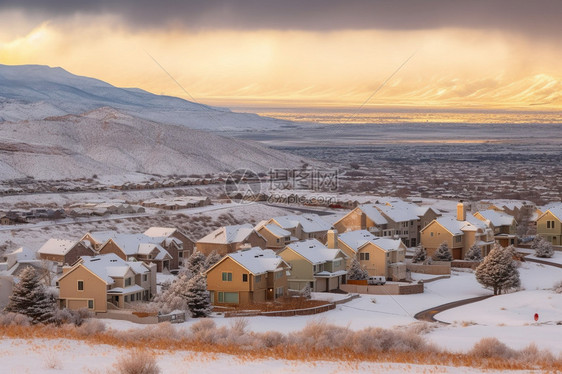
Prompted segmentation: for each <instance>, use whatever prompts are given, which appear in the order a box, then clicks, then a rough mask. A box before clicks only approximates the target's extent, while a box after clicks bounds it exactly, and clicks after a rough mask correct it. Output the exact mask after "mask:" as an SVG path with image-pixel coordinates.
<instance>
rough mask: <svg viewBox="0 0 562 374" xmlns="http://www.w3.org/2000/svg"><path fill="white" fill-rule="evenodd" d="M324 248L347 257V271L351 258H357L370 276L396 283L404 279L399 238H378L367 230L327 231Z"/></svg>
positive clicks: (403, 245) (402, 251) (403, 254)
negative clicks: (325, 246) (380, 277)
mask: <svg viewBox="0 0 562 374" xmlns="http://www.w3.org/2000/svg"><path fill="white" fill-rule="evenodd" d="M327 246H328V248H339V249H341V250H342V251H343V252H344V253H345V254H346V255H347V256H348V261H347V268H348V269H349V266H350V265H351V259H352V258H357V260H358V261H359V264H360V265H361V267H362V268H363V269H365V270H367V272H368V273H369V275H370V276H373V275H382V276H385V277H386V278H387V279H390V280H394V281H399V280H402V279H405V278H406V263H405V258H406V245H405V244H404V243H403V242H402V241H401V240H400V239H391V238H381V237H377V236H375V235H373V234H372V233H370V232H369V231H367V230H357V231H348V232H345V233H343V234H339V235H338V234H337V232H336V231H328V242H327Z"/></svg>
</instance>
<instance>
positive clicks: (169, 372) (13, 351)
mask: <svg viewBox="0 0 562 374" xmlns="http://www.w3.org/2000/svg"><path fill="white" fill-rule="evenodd" d="M0 352H2V353H1V357H2V373H18V374H25V373H34V374H35V373H38V374H42V373H60V374H65V373H68V374H75V373H91V374H101V373H111V372H112V371H113V370H114V369H115V364H116V363H117V361H118V359H119V357H121V356H123V355H127V354H128V351H127V350H126V349H123V348H117V347H113V346H108V345H95V346H93V345H89V344H86V343H84V342H77V341H72V340H62V339H57V340H42V339H35V340H23V339H2V340H1V341H0ZM155 354H156V360H157V365H158V367H159V368H160V369H161V372H162V373H163V374H177V373H211V374H214V373H224V372H226V370H227V369H226V368H228V372H229V373H234V374H236V373H240V374H261V373H264V372H267V373H272V374H277V373H305V372H306V373H309V374H327V373H342V372H343V373H389V374H393V373H396V374H401V373H404V372H408V373H455V374H456V373H480V372H482V369H472V368H467V367H451V366H437V365H414V364H396V363H376V362H355V361H351V362H348V361H341V362H338V361H308V362H302V361H288V360H275V359H255V360H250V359H248V358H246V357H235V356H230V355H226V354H214V353H198V352H189V351H178V352H167V351H155ZM507 373H509V372H507ZM517 373H526V371H517Z"/></svg>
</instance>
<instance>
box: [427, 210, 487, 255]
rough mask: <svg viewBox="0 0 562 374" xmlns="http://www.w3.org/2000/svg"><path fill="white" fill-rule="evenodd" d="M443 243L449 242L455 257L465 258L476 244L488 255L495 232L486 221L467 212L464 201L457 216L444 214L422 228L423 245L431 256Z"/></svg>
mask: <svg viewBox="0 0 562 374" xmlns="http://www.w3.org/2000/svg"><path fill="white" fill-rule="evenodd" d="M442 243H447V245H448V246H449V248H450V249H451V252H452V256H453V259H459V260H460V259H464V257H465V255H466V252H467V251H468V250H469V249H470V247H472V246H473V245H474V244H476V245H478V246H479V247H480V248H481V250H482V254H483V255H484V256H485V255H487V254H488V253H489V252H490V250H491V248H492V245H493V244H494V232H493V231H492V229H491V228H490V227H489V226H488V225H487V223H486V222H484V221H481V220H479V219H478V218H476V217H474V216H473V215H472V214H468V215H467V212H466V206H465V205H464V204H463V203H459V204H458V205H457V215H456V216H442V217H439V218H437V219H434V220H433V221H431V223H430V224H428V225H427V226H425V227H424V228H423V229H422V230H421V245H422V247H423V248H424V249H425V250H426V251H427V255H428V256H429V257H431V256H433V254H434V253H435V251H436V250H437V248H439V246H440V245H441V244H442Z"/></svg>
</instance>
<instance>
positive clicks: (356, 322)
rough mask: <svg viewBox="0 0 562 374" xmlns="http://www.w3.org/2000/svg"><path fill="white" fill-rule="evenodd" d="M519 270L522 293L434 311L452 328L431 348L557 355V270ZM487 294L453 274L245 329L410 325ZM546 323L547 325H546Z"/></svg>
mask: <svg viewBox="0 0 562 374" xmlns="http://www.w3.org/2000/svg"><path fill="white" fill-rule="evenodd" d="M519 271H520V273H521V280H522V287H523V288H524V289H525V290H523V291H520V292H515V293H511V294H507V295H501V296H496V297H492V298H489V299H486V300H484V301H481V302H478V303H473V304H469V305H466V306H463V307H459V308H455V309H451V310H449V311H445V312H442V313H439V314H437V315H436V318H437V319H438V320H442V321H445V322H449V323H452V324H451V325H449V326H445V325H441V324H439V325H436V328H435V329H434V330H432V331H431V332H430V333H428V334H427V335H426V337H427V338H428V339H429V340H430V341H431V342H433V343H435V344H436V345H437V346H439V347H441V348H443V349H450V350H454V351H457V350H458V351H465V352H466V351H468V350H469V349H471V348H472V347H473V345H474V343H476V342H477V341H479V340H480V339H481V338H483V337H489V336H495V337H497V338H498V339H500V341H502V342H503V343H505V344H507V345H508V346H510V347H512V348H516V349H521V348H524V347H525V346H527V345H528V344H530V343H531V342H533V343H535V344H536V345H537V346H539V347H542V348H545V349H548V350H550V351H552V352H553V353H555V354H560V353H562V345H561V344H559V340H560V338H559V337H560V335H561V334H562V325H555V324H553V323H552V322H556V321H561V320H562V313H561V312H560V310H562V294H556V293H554V291H552V290H551V288H552V286H553V285H554V283H556V282H557V281H559V280H562V269H558V268H555V267H549V266H545V265H540V264H534V263H523V264H522V266H521V267H520V268H519ZM418 276H420V277H421V276H422V275H420V274H414V277H418ZM491 293H492V292H491V291H490V290H486V289H484V288H482V286H481V285H480V284H478V283H477V282H476V280H475V277H474V274H473V273H472V272H471V271H468V270H466V271H455V270H453V272H452V274H451V278H450V279H442V280H437V281H434V282H429V283H426V284H425V292H424V293H423V294H417V295H399V296H391V295H361V297H360V298H358V299H355V300H352V301H350V302H348V303H346V304H341V305H338V306H337V307H336V309H334V310H331V311H328V312H325V313H322V314H321V315H316V316H296V317H248V318H247V319H248V329H250V330H252V331H256V332H264V331H279V332H283V333H287V332H292V331H298V330H301V329H302V328H303V327H305V326H306V324H307V323H308V322H310V321H311V320H318V319H321V320H323V321H325V322H327V323H329V324H334V325H337V326H347V327H349V328H350V329H353V330H360V329H363V328H366V327H382V328H396V327H401V326H407V325H410V324H412V323H414V322H416V320H415V319H414V317H413V316H414V315H415V314H416V313H417V312H420V311H422V310H425V309H429V308H432V307H435V306H438V305H442V304H446V303H449V302H452V301H457V300H462V299H467V298H472V297H476V296H483V295H490V294H491ZM313 297H314V298H316V299H324V300H328V301H336V300H337V299H340V298H342V296H341V295H337V294H325V293H324V294H320V293H316V294H313ZM534 313H538V314H539V316H540V319H539V323H538V324H537V323H535V322H534V320H533V316H534ZM214 321H215V322H216V324H217V325H218V326H230V325H231V324H232V323H233V320H232V319H230V318H222V317H221V316H217V317H216V318H214ZM194 322H196V321H194V320H190V321H187V322H185V323H183V324H179V325H175V326H176V328H178V329H188V328H189V327H190V326H191V325H192V324H193V323H194ZM546 322H551V323H549V324H548V325H546V324H545V323H546ZM106 323H107V325H108V327H110V328H112V329H117V330H128V329H134V328H142V326H139V325H136V324H133V323H130V322H124V321H109V320H106Z"/></svg>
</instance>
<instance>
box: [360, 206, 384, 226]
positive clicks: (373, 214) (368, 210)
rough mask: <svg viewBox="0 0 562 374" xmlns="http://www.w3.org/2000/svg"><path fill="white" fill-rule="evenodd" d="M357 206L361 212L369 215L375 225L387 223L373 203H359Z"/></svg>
mask: <svg viewBox="0 0 562 374" xmlns="http://www.w3.org/2000/svg"><path fill="white" fill-rule="evenodd" d="M358 208H359V209H360V210H361V211H362V212H363V213H365V215H366V216H367V217H369V219H370V220H371V221H373V222H374V223H375V224H376V225H386V224H387V223H388V220H387V219H386V218H384V216H383V215H382V214H381V212H380V211H379V210H378V209H377V208H375V206H374V205H372V204H364V205H359V206H358Z"/></svg>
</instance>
